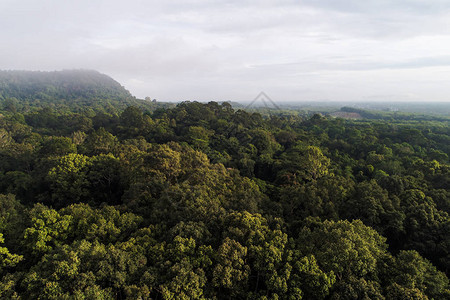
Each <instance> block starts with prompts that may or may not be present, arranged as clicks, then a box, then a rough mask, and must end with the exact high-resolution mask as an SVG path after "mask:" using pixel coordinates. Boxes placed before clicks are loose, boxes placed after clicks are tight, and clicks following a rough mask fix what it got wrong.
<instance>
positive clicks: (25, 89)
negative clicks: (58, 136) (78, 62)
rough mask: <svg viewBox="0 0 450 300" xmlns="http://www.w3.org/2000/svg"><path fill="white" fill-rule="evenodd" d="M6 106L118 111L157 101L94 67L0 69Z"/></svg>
mask: <svg viewBox="0 0 450 300" xmlns="http://www.w3.org/2000/svg"><path fill="white" fill-rule="evenodd" d="M0 103H2V104H3V105H2V106H3V108H4V109H6V110H8V111H12V112H20V113H29V112H31V111H36V110H40V109H42V108H44V107H45V108H51V109H52V110H55V111H57V112H61V113H66V112H81V113H83V114H89V115H93V114H95V113H98V112H105V113H116V112H117V111H118V110H123V109H125V108H126V107H127V106H130V105H133V106H137V107H141V108H143V109H151V108H152V107H153V106H154V104H152V103H151V102H148V101H143V100H139V99H136V98H135V97H133V96H132V95H131V94H130V92H129V91H127V90H126V89H125V88H124V87H123V86H121V85H120V83H118V82H117V81H115V80H114V79H112V78H111V77H109V76H107V75H105V74H102V73H99V72H97V71H93V70H63V71H52V72H41V71H16V70H11V71H3V70H0Z"/></svg>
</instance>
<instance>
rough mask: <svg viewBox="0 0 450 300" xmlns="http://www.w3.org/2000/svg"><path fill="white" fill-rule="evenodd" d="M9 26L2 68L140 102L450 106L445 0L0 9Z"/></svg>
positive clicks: (0, 0)
mask: <svg viewBox="0 0 450 300" xmlns="http://www.w3.org/2000/svg"><path fill="white" fill-rule="evenodd" d="M0 28H3V29H2V30H0V39H1V40H2V41H3V43H2V46H0V68H1V69H41V70H52V69H63V68H91V69H97V70H99V71H101V72H104V73H107V74H109V75H111V76H112V77H113V78H115V79H117V80H119V81H120V82H121V83H122V84H124V85H125V86H126V87H127V88H129V89H130V90H131V92H132V93H134V94H135V95H137V96H139V97H144V96H146V95H149V96H151V97H153V98H157V99H159V100H165V99H168V100H183V99H191V100H195V99H199V100H210V99H216V100H222V99H230V100H248V99H252V98H253V97H254V95H256V94H257V93H258V92H259V91H261V90H264V91H266V92H267V93H268V94H270V95H271V96H272V98H274V99H275V100H276V99H279V100H280V101H281V100H314V99H330V100H361V99H373V97H372V96H373V95H375V96H377V97H378V98H379V97H380V96H379V95H398V96H399V98H401V97H403V98H404V99H430V100H440V101H442V100H447V101H448V100H450V99H449V98H448V95H450V86H449V85H448V84H444V82H443V80H442V78H448V77H449V76H450V58H449V56H448V49H449V48H450V31H449V29H448V28H450V2H449V1H446V0H445V1H444V0H434V1H424V0H405V1H393V0H392V1H387V0H368V1H359V0H358V1H357V0H351V1H350V0H346V1H343V0H336V1H324V0H322V1H320V0H314V1H313V0H302V1H294V0H280V1H276V2H275V1H249V0H246V1H225V0H221V1H207V0H203V1H201V0H189V1H164V2H163V1H143V0H141V1H139V0H130V1H113V0H110V1H106V0H90V1H87V0H80V1H72V2H66V1H56V0H55V1H51V0H42V1H34V0H23V1H20V2H18V1H10V0H0ZM401 95H414V97H404V96H401Z"/></svg>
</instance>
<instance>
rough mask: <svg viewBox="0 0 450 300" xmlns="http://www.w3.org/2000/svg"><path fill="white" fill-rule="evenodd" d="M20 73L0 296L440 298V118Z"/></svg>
mask: <svg viewBox="0 0 450 300" xmlns="http://www.w3.org/2000/svg"><path fill="white" fill-rule="evenodd" d="M94 75H95V74H93V77H94V78H95V77H96V75H95V76H94ZM7 78H10V77H7ZM36 78H39V76H38V77H36ZM68 78H69V79H70V77H68ZM69 79H67V80H68V81H70V80H69ZM2 80H3V82H4V81H5V80H6V79H2ZM61 80H62V79H61V78H60V77H58V78H57V79H54V84H53V85H54V86H56V87H58V86H60V85H61V82H62V81H61ZM65 80H66V79H65ZM30 81H32V82H33V83H32V87H33V88H30V90H28V87H29V86H30V85H27V84H23V82H22V81H21V80H19V81H18V83H16V86H17V87H20V92H17V91H15V92H14V91H12V90H11V89H6V90H3V89H2V88H0V90H1V93H2V99H1V103H0V107H2V108H3V110H2V111H1V115H0V298H1V299H18V298H20V299H449V298H450V290H449V280H448V277H447V276H448V272H449V270H450V257H449V250H450V235H449V232H450V218H449V215H448V213H449V208H450V197H449V192H450V191H449V187H450V174H449V170H450V164H449V157H448V155H449V152H450V128H449V122H448V121H446V120H442V121H424V120H420V121H417V120H414V118H411V119H412V120H404V119H400V120H396V119H392V120H389V121H387V120H383V119H380V120H367V119H362V120H346V119H341V118H332V117H325V116H322V115H320V114H314V115H309V116H301V115H296V114H285V113H279V114H277V113H276V112H270V113H267V112H248V111H245V110H236V109H234V108H233V107H232V106H231V105H230V104H229V103H222V104H218V103H216V102H210V103H207V104H202V103H198V102H183V103H180V104H178V105H176V106H173V107H168V106H164V105H160V106H158V105H157V104H154V103H153V104H152V103H145V102H144V101H140V100H136V99H134V100H133V98H132V97H130V95H127V94H121V93H119V92H117V97H114V95H112V94H111V93H112V92H110V91H109V90H108V89H106V88H104V86H103V85H99V86H97V88H95V87H94V88H92V89H91V90H81V91H78V92H80V94H77V95H75V96H73V97H72V96H71V95H73V94H71V93H69V94H68V93H67V92H66V91H65V92H61V91H63V90H60V89H59V88H55V89H53V90H52V91H51V92H50V91H49V90H46V92H42V89H43V87H42V86H40V85H37V86H35V85H36V84H37V82H38V80H37V79H33V78H31V77H30ZM89 82H90V83H89V84H93V83H92V82H91V81H89ZM8 86H9V87H10V85H8ZM119 90H120V89H119ZM36 91H39V92H38V93H44V94H46V96H45V97H41V98H39V99H38V100H36V99H37V98H36V99H35V98H33V97H35V95H36V93H35V92H36ZM78 92H77V93H78ZM60 93H61V94H60ZM113 94H114V93H113ZM92 95H95V96H94V97H93V98H90V97H91V96H92ZM61 99H63V100H64V101H62V100H61ZM82 99H84V100H86V101H88V100H89V101H90V102H89V103H88V104H86V109H85V108H83V104H82V103H83V101H84V100H83V101H82ZM130 99H131V100H130ZM96 101H97V103H96ZM129 101H136V103H129ZM105 103H108V104H109V106H110V107H111V108H110V109H107V110H105V109H102V108H101V107H102V106H103V107H104V106H105V105H104V104H105ZM130 104H132V105H130ZM114 105H116V106H114Z"/></svg>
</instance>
